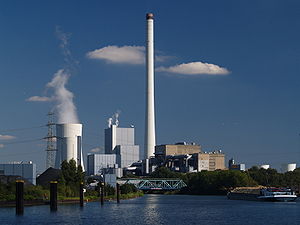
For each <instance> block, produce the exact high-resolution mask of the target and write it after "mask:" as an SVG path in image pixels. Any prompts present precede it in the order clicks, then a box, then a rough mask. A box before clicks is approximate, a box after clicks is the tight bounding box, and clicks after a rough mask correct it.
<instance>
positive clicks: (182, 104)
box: [0, 0, 300, 172]
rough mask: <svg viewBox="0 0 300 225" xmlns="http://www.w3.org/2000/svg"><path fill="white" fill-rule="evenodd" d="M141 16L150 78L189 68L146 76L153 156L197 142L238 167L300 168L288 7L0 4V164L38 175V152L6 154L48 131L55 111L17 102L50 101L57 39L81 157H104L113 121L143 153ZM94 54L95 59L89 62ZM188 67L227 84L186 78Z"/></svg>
mask: <svg viewBox="0 0 300 225" xmlns="http://www.w3.org/2000/svg"><path fill="white" fill-rule="evenodd" d="M147 12H153V13H154V14H155V50H156V54H157V55H159V56H164V57H160V58H159V59H160V60H158V61H157V62H156V67H157V68H159V67H164V68H165V70H167V69H168V68H169V67H172V66H176V65H181V64H184V63H185V64H188V66H187V67H188V68H185V70H184V71H181V73H183V72H184V74H178V73H172V72H170V69H169V70H167V71H161V72H158V71H157V72H156V74H155V76H156V77H155V94H156V96H155V98H156V133H157V144H166V143H169V144H171V143H175V142H178V141H188V142H196V143H198V144H200V145H201V146H202V149H203V150H204V151H211V150H214V149H222V150H223V152H224V153H225V154H226V157H227V158H229V157H234V158H235V159H236V161H238V162H241V163H246V166H247V167H250V166H251V165H254V164H271V166H272V167H275V168H279V167H280V164H281V163H289V162H296V163H298V165H300V136H299V133H300V117H299V115H300V102H299V99H300V92H299V85H300V77H299V74H300V63H299V61H300V44H299V40H300V29H299V28H300V13H299V12H300V2H299V1H296V0H286V1H280V0H264V1H261V0H257V1H253V0H252V1H246V0H245V1H238V0H235V1H221V0H219V1H217V0H212V1H188V2H186V1H155V0H154V1H92V0H91V1H4V0H3V1H1V2H0V28H1V35H0V77H1V82H0V100H1V108H0V109H1V110H0V135H2V136H0V162H8V161H21V160H25V161H28V160H32V161H34V162H35V163H37V165H38V170H39V171H41V172H42V171H43V169H44V164H45V151H44V149H45V147H46V145H45V144H46V143H45V141H33V142H28V143H20V144H16V143H15V144H13V143H12V142H18V141H20V142H22V141H27V140H35V139H40V138H42V137H44V136H46V133H47V129H46V128H45V127H41V128H33V129H26V130H18V131H10V130H11V129H15V128H30V127H35V126H41V125H44V124H46V123H47V116H46V114H47V113H48V111H49V110H51V109H52V108H53V106H54V105H55V104H56V102H53V101H51V102H33V101H26V99H28V98H30V97H32V96H47V97H51V96H52V90H51V89H50V90H49V88H48V89H47V88H46V85H47V83H49V82H50V81H51V80H52V78H53V76H54V74H55V73H56V72H57V71H58V70H59V69H62V68H65V67H66V63H65V60H64V59H65V58H66V57H65V55H64V54H63V52H62V48H61V47H60V45H61V40H59V38H57V32H56V28H57V27H59V28H60V30H61V31H62V32H64V33H67V34H70V35H69V39H68V49H69V50H70V52H71V54H72V58H73V61H74V62H75V63H73V64H76V65H75V66H74V69H72V71H71V75H70V77H69V80H68V82H67V84H66V88H67V89H68V90H69V91H71V92H72V93H73V94H74V99H73V100H74V103H75V105H76V107H77V114H78V118H79V120H80V121H81V122H82V123H83V124H84V137H83V138H84V140H83V142H84V143H83V149H84V153H88V152H90V151H91V149H94V148H97V147H103V146H104V141H103V139H104V138H103V129H104V128H106V125H107V123H106V121H107V119H108V118H109V117H110V116H111V115H112V114H113V113H114V112H116V111H117V110H120V111H121V114H120V125H121V126H129V125H130V124H134V125H135V127H136V142H137V144H139V145H140V146H141V148H143V137H144V108H145V66H144V64H143V63H141V61H140V60H141V58H139V57H140V56H143V49H142V50H141V49H139V50H137V48H136V46H144V43H145V29H146V28H145V14H146V13H147ZM108 46H117V47H118V48H117V49H115V50H116V51H117V52H116V53H117V55H118V54H119V55H118V56H119V58H118V57H117V58H111V57H110V58H109V56H108V55H109V54H110V53H111V50H114V49H111V48H108V49H107V48H106V50H107V52H106V53H107V54H108V55H107V54H104V55H103V54H102V53H103V48H105V47H108ZM124 46H131V47H133V50H134V52H133V53H134V54H135V55H134V57H135V58H133V59H132V61H134V60H137V61H136V63H130V62H128V61H126V60H125V61H124V58H122V54H123V55H124V51H123V53H122V51H121V53H120V49H121V50H124V49H122V47H124ZM97 49H102V53H101V54H102V55H101V54H100V56H101V57H102V58H101V59H100V58H99V57H100V56H99V54H98V55H97V56H98V58H97V57H96V58H93V59H92V58H91V57H88V55H87V54H88V53H89V52H93V51H95V50H97ZM125 50H126V49H125ZM127 50H128V49H127ZM125 53H126V51H125ZM131 53H132V52H131ZM120 57H121V58H120ZM136 57H137V58H136ZM125 59H126V57H125ZM130 59H131V58H130ZM129 61H130V60H129ZM76 62H78V63H76ZM191 62H202V63H209V64H213V65H214V66H218V68H219V70H218V68H217V70H218V71H220V69H224V70H227V71H229V73H223V74H203V73H200V74H187V73H189V72H191V66H192V65H191V64H189V63H191ZM194 69H195V68H194ZM197 69H199V70H200V69H203V65H202V64H201V65H197V66H196V70H197ZM204 69H205V68H204ZM175 70H176V68H175ZM224 70H223V72H224ZM177 71H178V68H177ZM193 71H194V70H193ZM11 136H13V137H14V139H12V138H13V137H11Z"/></svg>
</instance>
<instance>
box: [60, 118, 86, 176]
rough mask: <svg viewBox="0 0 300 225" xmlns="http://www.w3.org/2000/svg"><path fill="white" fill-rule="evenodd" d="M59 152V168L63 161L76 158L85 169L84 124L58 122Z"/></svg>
mask: <svg viewBox="0 0 300 225" xmlns="http://www.w3.org/2000/svg"><path fill="white" fill-rule="evenodd" d="M56 137H57V143H56V146H57V153H56V160H55V168H57V169H59V168H60V166H61V163H62V161H64V160H67V161H70V160H71V159H74V160H75V161H76V163H77V165H81V166H82V169H83V170H84V165H83V156H82V144H81V140H82V124H75V123H67V124H56Z"/></svg>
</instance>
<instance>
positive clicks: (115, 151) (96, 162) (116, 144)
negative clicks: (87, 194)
mask: <svg viewBox="0 0 300 225" xmlns="http://www.w3.org/2000/svg"><path fill="white" fill-rule="evenodd" d="M108 121H109V123H108V128H106V129H105V130H104V142H105V154H89V155H88V160H87V166H88V175H99V174H103V173H104V172H105V171H107V170H104V169H115V170H110V172H109V173H110V174H111V173H112V172H111V171H115V172H116V173H117V174H120V173H121V172H120V171H119V170H120V169H122V168H124V167H128V166H130V165H131V164H132V163H134V162H136V161H139V159H140V154H139V151H140V149H139V146H138V145H136V144H135V140H134V127H133V126H131V127H127V128H124V127H118V124H119V121H118V120H117V119H115V121H113V119H112V118H109V120H108Z"/></svg>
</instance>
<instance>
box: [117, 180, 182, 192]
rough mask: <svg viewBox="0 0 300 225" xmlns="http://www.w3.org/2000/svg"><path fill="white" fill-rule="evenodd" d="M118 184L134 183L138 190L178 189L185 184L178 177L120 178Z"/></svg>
mask: <svg viewBox="0 0 300 225" xmlns="http://www.w3.org/2000/svg"><path fill="white" fill-rule="evenodd" d="M118 183H120V184H134V185H135V187H136V188H137V189H139V190H144V191H146V190H165V191H168V190H170V191H171V190H179V189H181V188H183V187H186V186H187V185H186V184H185V183H184V182H183V181H182V180H180V179H120V180H118Z"/></svg>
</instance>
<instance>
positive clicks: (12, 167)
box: [0, 162, 36, 185]
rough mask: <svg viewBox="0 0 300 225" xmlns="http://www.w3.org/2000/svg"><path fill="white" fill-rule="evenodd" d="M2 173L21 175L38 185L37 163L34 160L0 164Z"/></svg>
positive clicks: (0, 172) (0, 173)
mask: <svg viewBox="0 0 300 225" xmlns="http://www.w3.org/2000/svg"><path fill="white" fill-rule="evenodd" d="M0 175H5V176H21V177H23V178H24V179H26V180H27V181H29V182H30V183H32V184H34V185H36V164H34V163H32V162H28V163H24V162H12V163H4V164H0Z"/></svg>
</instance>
